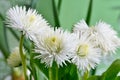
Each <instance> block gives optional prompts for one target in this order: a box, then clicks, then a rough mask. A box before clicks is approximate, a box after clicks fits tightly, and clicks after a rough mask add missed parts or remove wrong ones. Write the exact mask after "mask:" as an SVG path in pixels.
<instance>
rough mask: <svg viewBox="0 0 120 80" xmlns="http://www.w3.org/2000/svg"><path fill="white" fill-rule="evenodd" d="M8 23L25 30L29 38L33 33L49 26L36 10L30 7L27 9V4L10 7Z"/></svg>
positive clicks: (9, 25)
mask: <svg viewBox="0 0 120 80" xmlns="http://www.w3.org/2000/svg"><path fill="white" fill-rule="evenodd" d="M6 24H7V26H8V27H13V28H15V29H18V30H19V31H23V33H24V34H26V35H27V36H28V37H29V38H31V36H32V34H34V33H39V32H41V31H43V30H45V29H46V28H49V26H48V23H47V21H46V20H45V19H43V17H42V16H41V15H40V14H38V13H37V11H36V10H33V9H30V8H29V9H28V10H26V7H25V6H24V7H18V6H15V7H13V8H10V9H9V10H8V12H7V19H6ZM44 28H45V29H44Z"/></svg>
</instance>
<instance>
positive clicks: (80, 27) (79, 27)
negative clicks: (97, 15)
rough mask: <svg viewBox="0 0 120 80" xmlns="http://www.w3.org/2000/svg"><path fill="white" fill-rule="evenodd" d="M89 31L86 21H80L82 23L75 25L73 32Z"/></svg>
mask: <svg viewBox="0 0 120 80" xmlns="http://www.w3.org/2000/svg"><path fill="white" fill-rule="evenodd" d="M88 29H89V27H88V25H87V24H86V22H85V20H80V22H78V23H77V24H75V25H74V27H73V32H80V33H84V32H85V31H86V30H88Z"/></svg>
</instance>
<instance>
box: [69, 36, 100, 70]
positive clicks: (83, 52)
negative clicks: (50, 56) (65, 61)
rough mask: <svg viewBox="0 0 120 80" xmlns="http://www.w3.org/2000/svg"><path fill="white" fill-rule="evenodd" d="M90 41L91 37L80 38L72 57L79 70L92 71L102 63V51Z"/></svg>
mask: <svg viewBox="0 0 120 80" xmlns="http://www.w3.org/2000/svg"><path fill="white" fill-rule="evenodd" d="M78 36H79V34H78ZM89 39H90V38H89V36H87V35H85V34H82V35H81V37H79V38H78V43H77V45H76V46H75V49H74V53H73V54H72V55H70V56H71V61H72V62H73V63H74V64H75V65H76V66H77V68H78V69H79V70H83V71H86V70H90V69H91V68H94V67H95V66H96V65H97V64H99V62H100V56H101V54H100V53H101V49H99V48H95V47H94V44H91V42H90V40H89ZM84 46H86V47H84ZM78 50H79V51H78Z"/></svg>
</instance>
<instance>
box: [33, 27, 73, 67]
mask: <svg viewBox="0 0 120 80" xmlns="http://www.w3.org/2000/svg"><path fill="white" fill-rule="evenodd" d="M34 42H35V45H36V48H35V52H37V53H40V54H39V56H36V58H40V59H41V62H42V63H45V64H46V66H50V67H51V66H52V63H53V61H55V62H56V63H57V65H58V66H62V65H63V64H66V63H65V61H69V57H68V55H69V54H70V53H71V52H73V46H74V44H73V43H74V35H72V34H70V33H68V32H67V31H63V30H61V29H56V30H55V31H54V30H52V31H49V32H47V34H44V35H36V40H34Z"/></svg>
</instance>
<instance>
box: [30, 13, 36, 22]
mask: <svg viewBox="0 0 120 80" xmlns="http://www.w3.org/2000/svg"><path fill="white" fill-rule="evenodd" d="M34 20H35V15H31V16H30V17H29V21H30V23H31V22H33V21H34Z"/></svg>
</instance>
